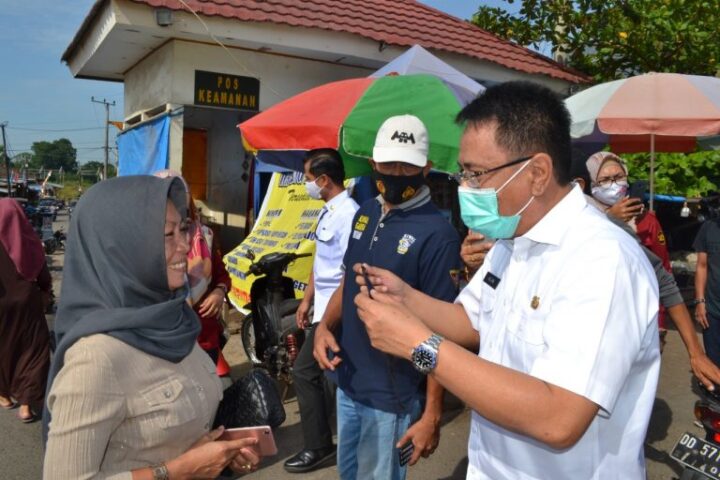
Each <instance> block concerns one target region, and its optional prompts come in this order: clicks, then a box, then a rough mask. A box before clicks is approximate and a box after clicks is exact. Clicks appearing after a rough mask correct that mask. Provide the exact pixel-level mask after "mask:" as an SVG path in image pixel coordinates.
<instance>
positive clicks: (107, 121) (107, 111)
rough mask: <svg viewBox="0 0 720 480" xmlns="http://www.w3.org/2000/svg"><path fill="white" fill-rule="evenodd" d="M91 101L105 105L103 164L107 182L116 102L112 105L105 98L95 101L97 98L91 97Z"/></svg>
mask: <svg viewBox="0 0 720 480" xmlns="http://www.w3.org/2000/svg"><path fill="white" fill-rule="evenodd" d="M90 100H91V101H92V102H93V103H102V104H103V105H105V163H104V164H103V180H107V178H108V176H107V175H108V157H109V156H110V145H108V142H109V136H110V131H109V129H110V107H114V106H115V101H114V100H113V102H112V103H110V102H108V101H107V100H105V99H104V98H103V99H102V101H100V100H95V97H90Z"/></svg>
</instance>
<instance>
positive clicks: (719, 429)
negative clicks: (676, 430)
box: [670, 382, 720, 480]
mask: <svg viewBox="0 0 720 480" xmlns="http://www.w3.org/2000/svg"><path fill="white" fill-rule="evenodd" d="M697 385H698V388H699V390H700V400H698V401H697V402H695V418H697V420H698V421H699V422H700V423H701V424H702V427H703V429H704V430H705V438H700V437H698V436H696V435H694V434H692V433H690V432H685V433H684V434H683V435H682V436H681V437H680V439H679V440H678V441H677V443H676V444H675V447H674V448H673V449H672V451H671V452H670V456H671V457H672V458H673V459H675V460H676V461H677V462H678V463H680V464H681V465H682V466H683V467H684V470H683V472H682V475H680V478H679V480H707V479H716V480H720V393H718V392H717V390H716V391H715V392H711V391H709V390H708V389H707V388H705V386H704V385H703V384H702V383H701V382H697Z"/></svg>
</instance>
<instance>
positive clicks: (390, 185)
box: [373, 170, 425, 205]
mask: <svg viewBox="0 0 720 480" xmlns="http://www.w3.org/2000/svg"><path fill="white" fill-rule="evenodd" d="M373 178H374V180H375V186H376V187H377V189H378V191H379V192H380V195H382V196H383V198H384V199H385V201H386V202H388V203H390V204H392V205H400V204H401V203H403V202H407V201H408V200H410V199H411V198H412V197H414V196H415V194H416V193H417V191H418V190H419V189H420V187H422V186H423V185H424V184H425V175H423V172H420V173H418V174H416V175H409V176H408V175H385V174H383V173H380V172H378V171H377V170H375V171H374V172H373Z"/></svg>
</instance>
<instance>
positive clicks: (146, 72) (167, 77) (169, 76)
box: [125, 42, 192, 118]
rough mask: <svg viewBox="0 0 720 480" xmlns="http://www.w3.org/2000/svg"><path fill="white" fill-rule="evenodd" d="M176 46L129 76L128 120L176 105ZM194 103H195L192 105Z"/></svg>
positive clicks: (164, 49) (166, 47)
mask: <svg viewBox="0 0 720 480" xmlns="http://www.w3.org/2000/svg"><path fill="white" fill-rule="evenodd" d="M174 59H175V42H168V43H166V44H165V45H164V46H162V47H160V48H159V49H157V50H155V51H154V52H153V53H152V54H150V55H149V56H148V57H147V58H145V59H144V60H143V61H142V62H140V63H138V64H137V65H136V66H135V67H134V68H133V69H131V70H130V71H129V72H127V74H126V75H125V118H128V117H131V116H133V115H134V114H136V113H138V112H141V111H143V110H147V109H150V108H155V107H157V106H160V105H164V104H166V103H173V102H172V89H173V82H174V77H175V76H174V74H173V69H174V63H175V62H174ZM191 103H192V102H191Z"/></svg>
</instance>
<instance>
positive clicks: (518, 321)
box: [505, 305, 547, 346]
mask: <svg viewBox="0 0 720 480" xmlns="http://www.w3.org/2000/svg"><path fill="white" fill-rule="evenodd" d="M546 317H547V313H546V312H545V311H544V310H536V309H533V308H526V307H519V306H517V305H514V306H513V307H512V309H511V313H510V315H508V320H507V322H506V324H505V325H506V328H507V330H508V331H509V332H510V333H511V334H512V335H513V336H515V337H516V338H518V339H519V340H521V341H522V342H524V343H527V344H528V345H533V346H539V345H545V338H544V336H543V328H544V326H545V318H546Z"/></svg>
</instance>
